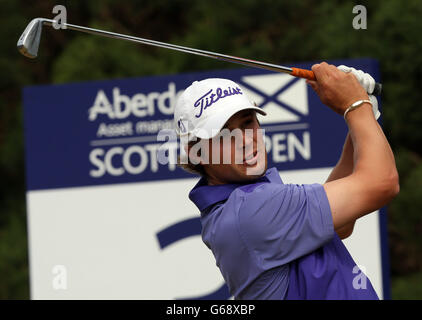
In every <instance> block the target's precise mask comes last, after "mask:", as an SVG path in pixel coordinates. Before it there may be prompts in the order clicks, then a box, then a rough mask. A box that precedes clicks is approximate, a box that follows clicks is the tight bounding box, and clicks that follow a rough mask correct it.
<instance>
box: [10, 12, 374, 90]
mask: <svg viewBox="0 0 422 320" xmlns="http://www.w3.org/2000/svg"><path fill="white" fill-rule="evenodd" d="M54 22H55V20H51V19H46V18H35V19H33V20H32V21H31V22H30V23H29V24H28V26H27V27H26V29H25V30H24V32H23V33H22V35H21V36H20V38H19V40H18V43H17V47H18V50H19V52H20V53H22V54H23V55H24V56H26V57H28V58H36V57H37V54H38V47H39V44H40V40H41V31H42V26H43V25H44V24H45V25H47V26H53V24H54ZM61 25H62V26H64V27H65V28H67V29H71V30H76V31H81V32H85V33H90V34H95V35H100V36H104V37H108V38H114V39H122V40H127V41H132V42H137V43H142V44H146V45H150V46H156V47H161V48H166V49H171V50H176V51H181V52H186V53H191V54H195V55H199V56H204V57H209V58H214V59H218V60H222V61H226V62H232V63H237V64H242V65H246V66H250V67H256V68H261V69H266V70H271V71H276V72H283V73H288V74H290V75H292V76H295V77H299V78H305V79H309V80H315V75H314V73H313V71H311V70H306V69H300V68H289V67H284V66H280V65H275V64H271V63H266V62H261V61H255V60H250V59H244V58H239V57H235V56H229V55H225V54H220V53H215V52H210V51H204V50H199V49H194V48H189V47H183V46H178V45H174V44H169V43H164V42H159V41H155V40H149V39H144V38H139V37H133V36H128V35H124V34H119V33H114V32H109V31H104V30H99V29H93V28H87V27H83V26H78V25H74V24H70V23H62V24H61ZM381 90H382V84H380V83H376V84H375V87H374V91H373V92H372V94H374V95H379V94H381Z"/></svg>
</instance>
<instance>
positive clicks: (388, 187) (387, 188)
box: [380, 170, 400, 204]
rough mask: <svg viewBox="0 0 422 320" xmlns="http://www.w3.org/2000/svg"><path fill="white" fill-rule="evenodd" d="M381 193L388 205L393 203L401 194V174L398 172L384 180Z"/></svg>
mask: <svg viewBox="0 0 422 320" xmlns="http://www.w3.org/2000/svg"><path fill="white" fill-rule="evenodd" d="M380 191H381V194H382V198H383V200H384V201H385V202H386V204H387V203H389V202H390V201H392V200H393V199H394V198H395V197H396V196H397V195H398V194H399V192H400V182H399V174H398V173H397V171H396V170H395V171H394V172H393V173H391V174H390V175H389V176H388V178H386V179H385V180H384V182H383V184H382V188H381V190H380Z"/></svg>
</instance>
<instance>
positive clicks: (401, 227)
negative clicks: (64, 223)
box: [0, 0, 422, 298]
mask: <svg viewBox="0 0 422 320" xmlns="http://www.w3.org/2000/svg"><path fill="white" fill-rule="evenodd" d="M56 4H57V3H56V2H54V1H37V2H31V3H30V4H29V3H28V2H27V1H24V0H19V1H16V0H2V1H1V2H0V18H1V21H2V28H1V29H0V37H1V39H2V41H0V52H1V53H2V55H1V56H0V70H2V76H1V78H0V213H1V215H0V298H26V297H28V294H29V289H28V269H27V258H26V252H27V246H26V220H25V215H24V211H25V209H24V207H25V191H24V190H25V183H24V160H23V159H24V150H23V145H24V144H23V124H22V107H21V106H22V101H21V89H22V87H23V86H26V85H36V84H43V83H63V82H76V81H87V80H99V79H109V78H121V77H139V76H144V75H153V74H171V73H179V72H192V71H200V70H207V69H223V68H237V67H238V66H236V65H233V64H229V63H225V62H221V61H215V60H212V59H208V58H204V57H197V56H192V55H188V54H184V53H176V52H172V51H169V50H166V49H161V48H152V47H149V46H144V45H138V44H133V43H127V42H122V41H119V40H115V39H104V38H102V37H96V36H88V35H83V34H80V33H76V32H73V31H70V30H69V31H55V30H52V29H50V28H45V30H44V31H43V35H42V40H41V44H40V51H39V57H38V58H37V59H36V60H29V59H26V58H24V57H22V56H21V55H19V54H18V52H17V50H16V41H17V39H18V38H19V35H20V34H21V32H22V31H23V28H24V27H25V26H26V24H27V23H28V22H29V21H30V20H31V19H32V18H34V17H38V16H42V17H50V18H52V17H53V14H52V12H51V11H52V8H53V7H54V5H56ZM63 4H64V5H65V6H66V8H67V13H68V19H69V22H71V23H74V24H79V25H84V26H91V27H96V28H100V29H105V30H110V31H114V32H118V33H123V34H130V35H137V36H140V37H144V38H148V39H154V40H157V41H163V42H170V43H174V44H179V45H184V46H189V47H195V48H199V49H204V50H209V51H215V52H220V53H226V54H230V55H237V56H240V57H245V58H251V59H257V60H262V61H267V62H271V63H280V64H286V65H288V64H289V63H294V62H301V61H322V60H327V59H339V58H342V59H347V58H358V57H372V58H375V59H378V60H379V62H380V66H381V76H382V83H383V85H384V92H383V96H382V107H383V121H384V128H385V132H386V135H387V136H388V138H389V139H390V141H391V145H392V148H393V150H394V151H395V155H396V159H397V165H398V169H399V173H400V178H401V180H400V181H401V192H400V194H399V196H398V197H397V198H396V199H395V200H394V201H393V202H392V203H391V206H390V209H389V235H390V252H391V261H392V263H391V265H392V272H393V275H394V276H398V275H405V274H407V273H409V272H420V271H421V270H422V255H421V251H422V250H421V246H422V238H421V234H422V225H421V223H422V222H421V219H420V218H419V216H420V213H419V211H420V209H421V208H422V203H421V201H422V200H421V199H422V185H421V182H422V162H421V156H422V152H421V149H420V147H419V145H420V142H421V140H422V130H421V126H422V109H421V108H419V104H420V101H422V91H421V90H420V89H419V87H420V85H421V81H422V55H420V52H422V37H420V32H421V30H422V19H421V17H422V2H421V1H420V0H406V1H396V0H378V1H361V2H360V4H362V5H365V6H366V8H367V12H368V23H367V27H368V29H367V30H355V29H353V28H352V20H353V18H354V14H353V13H352V8H353V6H354V5H356V2H355V1H351V0H347V1H337V0H336V1H334V0H330V1H328V0H327V1H313V0H303V1H297V0H284V1H270V0H242V1H240V0H239V1H226V0H214V1H187V0H171V1H170V0H168V1H165V0H159V1H157V0H155V1H154V0H148V1H147V0H144V1H112V0H103V1H99V0H92V1H67V2H66V1H65V3H63ZM412 279H413V280H415V279H416V280H418V281H419V282H420V278H412ZM406 283H409V282H405V281H404V282H401V281H399V280H398V281H396V282H393V284H394V286H393V297H395V295H394V290H396V289H395V288H398V289H397V290H401V289H400V288H402V287H403V286H407V285H408V284H406ZM412 292H414V294H415V295H417V294H419V296H418V297H420V291H417V290H415V291H409V294H410V293H412ZM418 292H419V293H418ZM401 296H402V295H401V294H398V295H397V297H401ZM408 297H410V296H408Z"/></svg>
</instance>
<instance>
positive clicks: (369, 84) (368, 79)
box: [337, 65, 381, 120]
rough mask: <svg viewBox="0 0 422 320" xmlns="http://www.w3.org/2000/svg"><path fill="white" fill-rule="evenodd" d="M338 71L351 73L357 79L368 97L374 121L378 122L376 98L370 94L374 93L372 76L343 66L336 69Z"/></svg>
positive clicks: (379, 113)
mask: <svg viewBox="0 0 422 320" xmlns="http://www.w3.org/2000/svg"><path fill="white" fill-rule="evenodd" d="M337 68H338V69H339V70H341V71H343V72H346V73H349V72H351V73H353V75H354V76H355V77H356V79H358V81H359V83H360V85H361V86H362V87H363V88H364V89H365V90H366V92H367V93H368V96H369V100H371V102H372V111H373V112H374V116H375V119H377V120H378V118H379V117H380V115H381V112H379V110H378V100H377V98H376V97H375V96H374V95H372V94H371V93H372V92H373V91H374V87H375V80H374V78H372V76H371V75H370V74H369V73H365V72H363V71H362V70H356V69H355V68H352V67H347V66H344V65H341V66H338V67H337Z"/></svg>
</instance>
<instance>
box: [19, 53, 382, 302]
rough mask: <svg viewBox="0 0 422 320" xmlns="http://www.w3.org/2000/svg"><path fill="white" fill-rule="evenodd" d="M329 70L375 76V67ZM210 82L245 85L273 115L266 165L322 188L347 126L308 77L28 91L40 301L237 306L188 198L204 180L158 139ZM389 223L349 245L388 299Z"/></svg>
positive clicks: (363, 62)
mask: <svg viewBox="0 0 422 320" xmlns="http://www.w3.org/2000/svg"><path fill="white" fill-rule="evenodd" d="M332 63H334V64H345V65H349V66H353V67H355V68H357V69H362V70H364V71H366V72H369V73H371V74H372V75H373V76H374V77H375V78H376V79H377V78H378V66H377V63H376V62H375V61H373V60H370V59H360V60H346V61H344V60H342V61H332ZM296 66H297V67H303V68H310V66H311V64H309V63H304V64H300V65H296ZM211 77H218V78H228V79H231V80H233V81H235V82H237V83H238V84H239V85H240V87H241V89H242V91H243V92H244V93H246V94H247V95H248V97H249V98H250V100H252V101H253V102H255V103H256V104H257V105H258V106H259V107H261V108H262V109H264V110H265V111H266V112H267V114H268V116H267V117H262V118H260V122H261V125H262V127H263V128H264V129H265V134H266V135H265V144H266V148H267V152H268V162H269V167H276V168H277V169H278V170H279V171H280V174H281V176H282V178H283V181H285V183H287V182H291V183H313V182H320V183H322V182H324V179H326V177H327V176H328V174H329V172H330V169H331V168H332V167H333V166H334V165H335V164H336V162H337V160H338V158H339V156H340V153H341V148H342V144H343V142H344V138H345V136H346V132H347V127H346V125H345V123H344V121H342V118H341V117H340V116H338V115H336V114H334V113H333V112H332V111H331V110H329V108H327V107H325V106H323V105H322V104H321V102H320V101H319V99H318V97H317V96H316V94H315V93H314V92H313V91H312V90H311V89H310V88H309V87H308V86H307V85H306V83H305V81H304V80H303V79H298V78H293V77H291V76H289V75H286V74H279V73H273V72H268V71H263V70H258V69H235V70H222V71H209V72H200V73H190V74H179V75H172V76H155V77H144V78H135V79H117V80H106V81H95V82H84V83H73V84H64V85H47V86H33V87H27V88H24V117H25V153H26V177H27V211H28V233H29V250H30V277H31V297H32V298H34V299H44V298H47V299H50V298H51V299H62V298H64V299H69V298H70V299H73V298H75V299H78V298H81V299H85V298H87V299H92V298H93V299H96V298H98V299H102V298H104V299H108V298H116V299H120V298H122V299H227V298H230V295H229V293H228V290H227V287H226V286H225V284H224V281H223V279H222V277H221V275H220V273H219V270H218V269H217V267H216V266H215V260H214V258H213V256H212V254H211V252H210V251H209V250H208V249H207V248H206V247H205V245H204V244H203V243H202V241H201V238H200V232H201V229H200V228H201V227H200V223H199V214H198V211H197V209H196V208H195V206H194V205H193V204H192V203H190V201H189V200H188V198H187V194H188V192H189V190H190V189H191V188H192V187H193V186H194V185H195V183H196V181H197V180H198V178H197V177H195V176H193V175H191V174H189V173H187V172H185V171H183V170H182V169H180V168H179V167H177V165H176V159H177V155H178V154H179V152H180V150H179V143H178V141H177V140H175V139H167V140H166V139H161V140H160V139H157V134H158V133H159V132H160V131H161V130H167V131H168V132H172V130H173V110H174V106H175V103H176V101H177V97H178V96H179V95H180V93H181V92H183V90H184V89H185V88H186V87H188V86H189V85H190V84H191V83H192V82H193V81H196V80H201V79H206V78H211ZM377 80H378V79H377ZM159 152H163V153H164V154H165V157H164V158H165V159H166V161H162V158H163V157H159V156H158V155H157V154H158V153H159ZM383 215H385V213H383V214H379V213H375V214H373V215H370V216H368V217H366V218H365V219H362V221H359V222H358V224H357V226H356V229H355V233H354V235H353V236H352V237H351V238H350V239H348V240H347V241H346V245H347V246H348V248H349V250H350V251H351V253H352V256H353V257H354V258H355V260H357V261H356V262H357V263H358V264H360V265H363V266H366V270H367V272H368V274H369V277H370V279H371V281H372V283H373V284H374V287H375V289H376V290H377V292H378V294H379V295H380V297H383V296H388V289H389V288H388V281H386V280H387V279H388V278H387V276H386V272H388V265H386V261H387V257H386V255H385V254H384V255H383V254H382V252H383V250H382V249H383V246H384V247H385V246H386V243H385V241H384V240H383V241H382V239H383V234H384V233H385V230H384V229H383V228H384V227H385V225H384V220H382V219H383ZM380 219H381V220H380ZM384 251H385V250H384ZM385 292H387V293H385Z"/></svg>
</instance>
